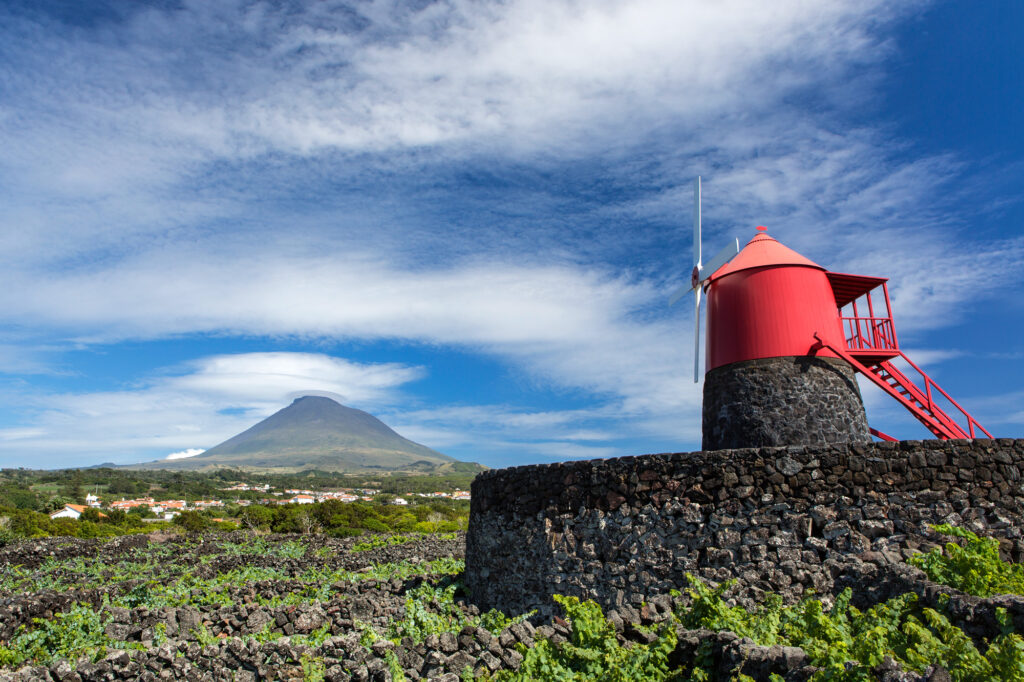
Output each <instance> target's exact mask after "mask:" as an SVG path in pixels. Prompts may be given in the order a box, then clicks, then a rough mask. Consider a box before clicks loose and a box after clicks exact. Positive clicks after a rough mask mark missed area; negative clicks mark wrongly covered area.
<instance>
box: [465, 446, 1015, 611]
mask: <svg viewBox="0 0 1024 682" xmlns="http://www.w3.org/2000/svg"><path fill="white" fill-rule="evenodd" d="M1022 469H1024V440H1011V439H999V440H974V441H902V442H900V443H863V444H831V445H815V446H790V447H773V448H759V449H744V450H722V451H715V452H694V453H684V454H661V455H647V456H642V457H623V458H618V459H607V460H593V461H580V462H564V463H558V464H550V465H538V466H523V467H516V468H510V469H499V470H493V471H487V472H484V473H482V474H480V475H479V476H478V477H477V478H476V480H475V481H474V483H473V489H472V493H473V501H472V510H471V514H470V522H469V532H468V534H467V538H466V574H465V580H466V584H467V587H469V588H470V590H471V591H472V594H473V598H474V601H475V602H476V603H477V604H478V605H479V606H481V607H482V608H490V607H497V608H500V609H502V610H504V611H505V612H506V613H522V612H525V611H529V610H531V609H538V610H539V612H540V614H541V615H549V614H552V613H553V612H554V611H555V608H554V604H553V602H552V599H551V596H552V595H553V594H569V595H575V596H579V597H584V598H591V599H594V600H596V601H597V602H598V603H600V604H601V605H602V606H603V607H604V608H605V610H606V612H609V611H611V612H613V613H612V617H613V620H614V619H616V618H622V619H624V620H627V621H635V620H636V619H637V616H638V615H640V614H639V611H640V610H641V609H642V608H643V605H644V604H645V603H646V602H647V601H648V600H649V599H650V597H651V596H652V595H657V594H664V593H665V592H667V591H669V590H670V589H673V588H676V589H678V588H683V587H685V586H686V584H687V579H686V574H687V573H692V574H694V575H696V576H700V577H702V578H704V579H707V580H714V581H721V580H725V579H728V578H733V577H735V578H738V579H739V588H738V592H737V594H736V597H737V599H738V600H739V601H740V602H741V603H744V602H747V603H749V602H752V601H755V600H757V599H758V598H759V597H760V596H761V595H762V594H763V592H765V591H776V592H781V593H783V594H784V595H786V597H787V598H789V599H790V600H795V599H796V598H798V597H799V596H800V595H801V594H802V593H803V592H804V591H805V590H806V589H808V588H813V589H814V590H815V591H816V592H818V593H819V594H828V593H829V592H830V591H831V590H832V589H833V588H834V587H835V586H836V585H837V582H841V581H842V580H843V579H844V577H846V576H847V575H848V574H851V573H855V574H857V575H863V574H864V572H865V570H866V568H865V567H866V566H869V567H876V568H879V569H884V568H885V567H887V566H894V565H902V562H903V560H904V559H905V558H906V557H907V556H909V555H910V554H911V553H913V552H915V551H917V550H921V549H927V548H929V547H931V546H934V543H935V542H936V541H937V540H938V537H937V536H936V535H935V534H934V533H933V532H931V530H930V529H929V524H934V523H940V522H946V523H953V524H956V525H961V526H964V527H967V528H970V529H973V530H975V531H976V532H979V533H984V534H989V535H994V536H997V537H1000V538H1004V539H1005V542H1004V549H1005V550H1006V553H1007V556H1008V557H1009V558H1012V559H1014V560H1020V559H1022V558H1024V541H1022V538H1021V529H1022V528H1024V526H1022V525H1021V514H1022V510H1024V490H1022V480H1021V474H1022ZM882 572H883V573H884V571H882ZM1022 617H1024V615H1022ZM1021 625H1022V626H1024V622H1022V623H1021ZM1022 629H1024V628H1022Z"/></svg>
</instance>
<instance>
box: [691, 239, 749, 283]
mask: <svg viewBox="0 0 1024 682" xmlns="http://www.w3.org/2000/svg"><path fill="white" fill-rule="evenodd" d="M739 252H740V240H739V239H733V241H732V242H730V243H729V244H727V245H726V247H725V248H724V249H722V250H721V251H719V252H718V253H716V254H715V255H714V257H713V258H712V259H711V260H709V261H708V262H707V264H706V265H704V266H703V267H701V269H700V280H699V281H701V282H703V281H704V280H706V279H707V278H708V277H710V276H711V275H713V274H714V273H715V270H717V269H718V268H720V267H722V266H723V265H725V264H726V263H728V262H729V261H731V260H732V259H733V257H734V256H735V255H736V254H737V253H739Z"/></svg>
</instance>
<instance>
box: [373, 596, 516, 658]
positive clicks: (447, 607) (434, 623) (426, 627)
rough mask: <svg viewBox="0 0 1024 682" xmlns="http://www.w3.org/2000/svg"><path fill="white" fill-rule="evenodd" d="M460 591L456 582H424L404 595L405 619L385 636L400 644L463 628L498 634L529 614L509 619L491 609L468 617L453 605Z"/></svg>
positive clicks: (398, 622) (391, 628) (456, 631)
mask: <svg viewBox="0 0 1024 682" xmlns="http://www.w3.org/2000/svg"><path fill="white" fill-rule="evenodd" d="M460 588H461V584H460V583H458V582H453V583H450V584H448V585H446V586H440V585H430V584H428V583H424V584H423V585H420V586H419V587H416V588H413V589H411V590H409V592H407V593H406V598H405V616H404V617H403V618H402V620H399V621H394V622H392V623H391V625H390V626H389V627H388V631H387V637H388V639H390V640H391V641H393V642H396V643H397V642H399V641H401V639H402V638H403V637H409V638H411V639H412V640H413V641H414V642H416V643H419V642H422V641H423V640H425V639H426V638H427V636H428V635H440V634H441V633H444V632H449V633H451V634H458V633H459V631H460V630H462V628H464V627H465V626H467V625H469V626H471V627H474V628H476V627H484V628H487V629H488V630H490V631H491V633H492V634H495V635H497V634H499V633H500V632H501V631H502V630H504V629H505V628H507V627H508V626H509V625H512V624H513V623H516V622H518V621H521V620H524V619H526V618H528V617H529V615H530V614H525V615H522V616H518V617H516V618H509V617H508V616H506V615H505V614H504V613H502V612H501V611H498V610H496V609H491V610H490V611H488V612H487V613H484V614H482V615H480V616H478V617H469V616H467V615H466V613H465V611H463V610H462V609H461V608H460V607H459V605H458V604H456V603H455V593H456V591H458V590H459V589H460Z"/></svg>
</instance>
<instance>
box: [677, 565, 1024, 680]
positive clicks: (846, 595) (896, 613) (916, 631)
mask: <svg viewBox="0 0 1024 682" xmlns="http://www.w3.org/2000/svg"><path fill="white" fill-rule="evenodd" d="M690 580H691V585H690V589H689V590H688V593H689V596H690V599H691V603H690V605H689V606H688V607H686V608H683V609H680V611H679V613H678V614H677V616H678V618H679V620H680V622H681V623H682V624H683V626H684V627H687V628H691V629H694V628H708V629H711V630H730V631H732V632H735V633H736V634H737V635H739V636H741V637H749V638H751V639H752V640H754V642H756V643H757V644H760V645H763V646H772V645H776V644H782V645H786V646H797V647H800V648H801V649H803V650H804V651H805V652H807V655H808V656H809V657H810V663H811V665H814V666H817V667H819V668H821V670H820V671H819V672H818V673H817V674H816V675H815V677H814V679H815V680H849V681H850V682H854V681H861V680H864V681H865V682H866V681H867V680H873V679H874V674H873V673H872V672H871V669H872V668H873V667H874V666H877V665H878V664H880V663H881V662H882V661H883V660H884V659H885V657H886V656H889V657H891V658H892V659H893V660H895V661H897V662H898V663H900V665H902V666H903V667H904V668H905V669H908V670H914V671H917V672H921V671H922V670H923V669H924V668H925V667H926V666H928V665H930V664H933V663H938V664H940V665H942V666H944V667H945V668H947V669H948V670H949V672H950V674H951V675H952V677H953V679H954V680H964V681H966V680H976V681H988V680H991V681H992V682H996V681H997V680H1011V679H1021V677H1020V675H1021V673H1022V671H1024V639H1022V638H1021V637H1020V636H1019V635H1017V634H1013V633H1009V632H1008V633H1005V634H1003V635H1001V636H999V637H998V638H997V639H996V640H995V641H994V642H993V643H992V644H991V645H990V646H989V647H988V649H987V650H986V651H985V653H984V654H982V653H981V652H979V651H978V649H977V648H976V647H975V646H974V644H973V642H972V641H971V640H970V638H969V637H967V635H965V634H964V633H963V632H962V631H961V630H960V629H959V628H957V627H955V626H954V625H952V624H951V623H950V622H949V620H948V619H947V618H946V617H945V616H944V615H943V614H941V613H939V612H938V611H935V610H934V609H930V608H927V607H921V606H919V605H918V604H917V595H915V594H909V593H908V594H904V595H900V596H899V597H895V598H893V599H890V600H889V601H886V602H884V603H882V604H877V605H875V606H873V607H871V608H870V609H868V610H866V611H860V610H858V609H856V608H854V607H853V606H850V599H851V597H852V592H851V591H850V590H849V589H846V590H844V591H843V593H842V594H840V596H839V597H838V598H837V599H836V601H835V604H834V605H833V607H832V608H831V609H828V610H826V609H825V608H824V606H823V605H822V603H821V602H820V601H819V600H817V599H814V598H812V597H805V598H804V599H802V600H801V601H800V602H799V603H797V604H794V605H792V606H783V605H782V598H781V597H779V596H778V595H770V596H769V597H768V599H766V600H765V602H764V603H763V604H762V605H761V607H760V608H759V609H758V610H756V611H754V612H749V611H747V610H746V609H743V608H741V607H738V606H728V605H727V604H726V603H725V601H724V599H723V594H724V593H725V592H726V590H727V589H728V588H729V586H730V584H729V583H724V584H722V585H720V586H719V587H717V588H715V589H711V588H709V587H707V586H706V585H705V584H704V583H702V582H701V581H699V580H696V579H693V578H691V579H690ZM849 662H854V663H855V664H856V665H853V666H850V665H849V664H848V663H849Z"/></svg>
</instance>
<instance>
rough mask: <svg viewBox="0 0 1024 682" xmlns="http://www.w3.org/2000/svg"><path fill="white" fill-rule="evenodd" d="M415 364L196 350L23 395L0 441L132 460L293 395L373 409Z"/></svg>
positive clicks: (54, 452) (57, 454)
mask: <svg viewBox="0 0 1024 682" xmlns="http://www.w3.org/2000/svg"><path fill="white" fill-rule="evenodd" d="M421 376H422V369H421V368H417V367H409V366H405V365H401V364H398V363H376V364H364V363H353V362H349V361H346V360H344V359H341V358H337V357H332V356H328V355H324V354H317V353H242V354H234V355H218V356H211V357H206V358H201V359H199V360H197V361H194V362H190V363H186V364H185V365H183V366H180V367H175V368H170V369H168V370H167V371H166V372H165V373H163V374H162V375H155V376H151V377H149V378H147V379H145V380H144V381H142V382H140V384H138V385H135V386H130V387H126V388H125V389H124V390H118V391H96V392H82V393H64V394H39V393H36V394H31V393H25V394H21V395H20V396H19V397H20V399H22V400H26V401H30V402H29V403H28V404H27V405H23V406H22V407H25V408H27V409H30V410H31V411H32V417H31V423H32V426H31V427H28V428H11V429H0V440H3V441H7V442H8V443H9V444H10V446H11V447H12V448H13V449H15V450H14V451H16V452H18V453H20V455H21V456H22V457H26V456H28V455H30V454H31V453H35V454H36V455H39V454H45V455H46V456H47V458H46V461H47V463H48V465H49V466H82V465H88V464H90V463H95V462H99V461H117V462H119V463H127V462H135V461H141V460H144V459H147V458H148V459H156V458H158V457H163V456H165V454H166V453H171V455H168V458H179V457H186V456H191V455H190V454H188V453H191V454H198V452H201V451H202V450H203V449H206V448H209V447H212V446H214V445H216V444H217V443H219V442H221V441H223V440H226V439H227V438H230V437H231V436H233V435H235V434H237V433H239V432H241V431H243V430H244V429H246V428H248V427H250V426H252V425H253V424H254V423H256V422H257V421H259V420H260V419H263V418H265V417H267V416H269V415H270V414H271V413H273V412H276V411H277V410H279V409H281V408H282V407H284V406H285V405H287V403H288V401H289V400H290V399H292V398H295V397H299V396H301V395H308V394H324V393H327V394H330V395H334V396H336V397H338V398H339V399H342V400H344V401H346V402H348V403H350V404H352V405H354V406H362V407H364V408H370V409H373V408H374V407H375V406H378V405H380V404H382V403H384V404H386V403H390V402H393V401H394V400H395V392H396V391H398V390H399V388H400V387H401V386H403V385H404V384H406V383H408V382H411V381H415V380H416V379H418V378H420V377H421ZM36 464H38V462H36Z"/></svg>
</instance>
